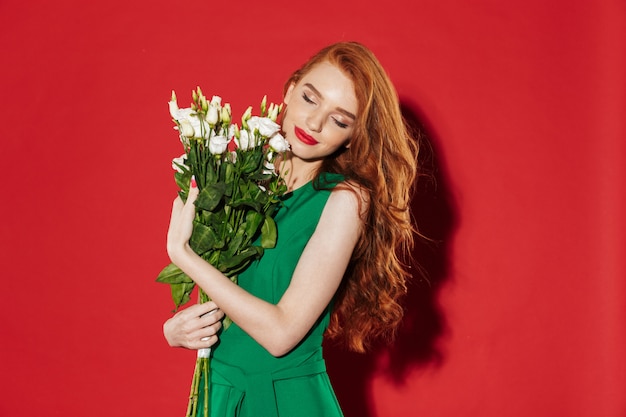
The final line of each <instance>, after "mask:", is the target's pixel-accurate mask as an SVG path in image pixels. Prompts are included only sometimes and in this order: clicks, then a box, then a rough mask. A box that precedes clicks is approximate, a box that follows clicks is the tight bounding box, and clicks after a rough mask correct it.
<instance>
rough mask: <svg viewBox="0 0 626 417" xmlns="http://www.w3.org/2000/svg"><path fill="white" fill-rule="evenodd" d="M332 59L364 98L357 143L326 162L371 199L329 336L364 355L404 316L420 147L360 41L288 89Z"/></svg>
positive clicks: (341, 47) (330, 54)
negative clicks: (413, 198)
mask: <svg viewBox="0 0 626 417" xmlns="http://www.w3.org/2000/svg"><path fill="white" fill-rule="evenodd" d="M321 62H329V63H331V64H333V65H335V66H337V67H338V68H339V69H341V70H342V71H343V72H344V73H345V74H346V75H347V76H348V77H349V78H350V79H351V80H352V82H353V84H354V90H355V94H356V97H357V100H358V103H359V108H358V114H357V121H356V123H355V128H354V131H353V135H352V137H351V138H350V146H349V147H348V148H345V149H342V150H341V151H339V152H337V153H335V154H334V155H332V156H331V157H329V158H326V159H325V160H324V163H323V164H322V166H321V168H320V171H319V172H318V175H319V174H321V173H322V172H334V173H339V174H342V175H344V177H345V178H346V180H348V181H349V182H350V183H351V184H353V185H355V186H356V188H358V189H359V192H360V195H361V196H363V197H364V200H365V202H366V204H367V207H366V209H365V214H364V216H363V224H364V227H363V232H362V236H361V239H360V240H359V242H358V243H357V245H356V247H355V249H354V252H353V254H352V258H351V260H350V264H349V265H348V269H347V270H346V274H345V276H344V279H343V280H342V284H341V286H340V288H339V291H338V293H337V297H336V300H335V307H334V310H333V314H332V316H331V321H330V325H329V328H328V331H327V334H328V335H329V336H330V337H331V338H339V339H342V340H343V341H344V342H345V343H346V345H347V346H348V347H349V348H350V349H351V350H354V351H358V352H363V351H365V349H366V347H367V346H368V345H369V343H370V342H371V340H372V339H375V338H379V337H383V338H388V339H392V338H393V336H394V335H395V331H396V329H397V327H398V325H399V323H400V321H401V320H402V316H403V313H404V311H403V309H402V307H401V305H400V304H399V300H400V298H401V297H402V296H403V295H404V294H406V291H407V287H406V279H407V278H408V277H409V273H408V271H407V267H406V265H405V264H404V262H403V259H404V257H405V256H408V255H409V254H410V250H411V248H412V245H413V234H414V232H415V228H414V227H413V223H412V221H411V212H410V201H411V193H412V190H413V186H414V182H415V178H416V175H417V153H418V150H419V146H418V143H417V141H416V140H415V139H414V138H412V137H411V135H410V133H409V129H408V127H407V125H406V123H405V121H404V118H403V117H402V113H401V110H400V103H399V100H398V96H397V93H396V90H395V88H394V86H393V84H392V83H391V81H390V79H389V77H388V76H387V74H386V72H385V70H384V69H383V68H382V66H381V65H380V63H379V62H378V59H377V58H376V57H375V56H374V54H373V53H372V52H371V51H370V50H369V49H367V48H366V47H365V46H363V45H361V44H359V43H356V42H341V43H337V44H333V45H330V46H328V47H326V48H324V49H322V50H321V51H320V52H318V53H317V54H316V55H315V56H313V57H312V58H311V59H310V60H309V61H308V62H307V63H305V64H304V65H303V66H302V67H301V68H300V69H299V70H297V71H296V72H294V73H293V74H292V76H291V77H290V78H289V80H287V83H286V84H285V92H286V91H287V89H288V88H289V86H290V85H291V84H295V83H297V82H298V81H299V80H300V79H301V78H302V77H303V76H304V75H305V74H307V73H308V72H309V71H310V70H311V69H312V68H313V67H314V66H315V65H317V64H319V63H321Z"/></svg>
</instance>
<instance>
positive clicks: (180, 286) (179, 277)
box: [156, 264, 196, 309]
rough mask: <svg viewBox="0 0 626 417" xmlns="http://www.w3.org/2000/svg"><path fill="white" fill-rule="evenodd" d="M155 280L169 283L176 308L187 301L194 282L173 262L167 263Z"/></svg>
mask: <svg viewBox="0 0 626 417" xmlns="http://www.w3.org/2000/svg"><path fill="white" fill-rule="evenodd" d="M156 280H157V282H162V283H164V284H169V286H170V291H171V292H172V300H173V301H174V305H175V306H176V309H178V307H180V306H182V305H183V304H186V303H188V302H189V300H190V297H191V292H192V291H193V289H194V287H195V285H196V284H195V283H194V282H193V281H192V280H191V278H189V277H188V276H187V274H185V273H184V272H183V271H181V270H180V268H179V267H177V266H176V265H174V264H169V265H168V266H166V267H165V268H163V270H162V271H161V273H160V274H159V276H158V277H157V279H156Z"/></svg>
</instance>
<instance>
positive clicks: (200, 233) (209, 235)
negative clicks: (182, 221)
mask: <svg viewBox="0 0 626 417" xmlns="http://www.w3.org/2000/svg"><path fill="white" fill-rule="evenodd" d="M189 245H190V246H191V248H192V249H193V250H194V252H196V253H198V254H203V253H204V252H206V251H208V250H211V249H219V248H221V247H223V246H224V241H222V240H220V237H219V236H218V235H217V234H216V233H215V231H214V230H213V228H211V227H208V226H205V225H204V224H202V223H200V222H196V221H194V223H193V232H191V238H190V239H189Z"/></svg>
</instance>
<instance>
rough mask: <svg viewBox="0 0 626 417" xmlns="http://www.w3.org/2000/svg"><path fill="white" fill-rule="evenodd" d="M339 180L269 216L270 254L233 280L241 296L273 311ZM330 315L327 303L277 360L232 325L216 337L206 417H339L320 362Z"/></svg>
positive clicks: (290, 199)
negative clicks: (273, 234)
mask: <svg viewBox="0 0 626 417" xmlns="http://www.w3.org/2000/svg"><path fill="white" fill-rule="evenodd" d="M341 180H342V177H341V176H339V175H335V174H325V175H322V176H321V177H320V183H319V185H321V188H320V187H316V186H314V184H313V182H309V183H307V184H305V185H303V186H302V187H300V188H298V189H296V190H294V191H293V192H292V193H289V194H287V195H285V196H284V197H283V204H282V206H281V208H280V209H279V211H278V212H277V214H276V216H275V220H276V224H277V227H278V239H277V244H276V247H275V248H273V249H269V250H265V253H264V255H263V256H262V257H261V259H260V260H258V261H256V262H254V263H253V264H252V265H250V267H248V269H246V271H244V272H243V273H241V274H240V275H239V281H238V282H239V285H240V286H241V287H242V288H244V289H245V290H247V291H248V292H250V293H251V294H253V295H255V296H257V297H259V298H261V299H263V300H265V301H268V302H270V303H273V304H277V303H278V301H279V300H280V298H281V297H282V295H283V294H284V292H285V291H286V289H287V287H288V286H289V283H290V281H291V277H292V275H293V272H294V270H295V268H296V265H297V264H298V260H299V259H300V255H301V254H302V252H303V250H304V247H305V246H306V244H307V242H308V241H309V239H310V238H311V236H312V234H313V232H314V231H315V228H316V227H317V224H318V222H319V219H320V217H321V214H322V210H323V209H324V206H325V205H326V201H327V200H328V197H329V196H330V193H331V190H330V189H331V188H332V187H334V186H335V185H336V184H337V183H338V182H339V181H341ZM320 262H323V259H320ZM331 309H332V303H331V305H329V306H327V307H326V309H325V310H324V312H323V313H322V315H321V316H320V318H319V319H318V320H317V322H316V323H315V324H314V326H313V327H312V329H311V330H310V331H309V333H308V334H307V336H306V337H305V338H304V339H303V340H302V341H301V342H300V343H299V344H298V345H297V346H296V347H295V348H294V349H293V350H292V351H291V352H289V353H288V354H286V355H284V356H281V357H274V356H272V355H271V354H270V353H269V352H268V351H267V350H265V348H263V347H262V346H261V345H259V344H258V343H257V342H256V341H255V340H254V339H252V338H251V337H250V336H249V335H248V334H247V333H246V332H245V331H243V330H242V329H241V328H240V327H239V326H237V324H235V323H232V324H231V325H230V326H229V327H228V329H226V330H225V331H223V332H222V334H221V335H220V344H219V345H218V346H217V347H216V348H215V349H213V357H212V360H211V372H210V379H211V385H210V387H209V392H210V394H209V395H210V397H211V398H210V402H209V407H210V416H211V417H252V416H254V417H321V416H323V417H340V416H343V413H342V411H341V408H340V407H339V403H338V402H337V398H336V396H335V393H334V391H333V389H332V386H331V384H330V380H329V378H328V374H327V373H326V366H325V363H324V359H323V356H322V339H323V334H324V331H325V330H326V328H327V327H328V323H329V319H330V313H331ZM204 383H205V381H202V382H201V384H204ZM200 392H201V393H202V389H201V390H200ZM199 411H200V410H199ZM198 415H200V412H199V413H198Z"/></svg>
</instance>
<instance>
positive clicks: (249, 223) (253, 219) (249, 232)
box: [242, 211, 265, 241]
mask: <svg viewBox="0 0 626 417" xmlns="http://www.w3.org/2000/svg"><path fill="white" fill-rule="evenodd" d="M264 219H265V216H263V215H262V214H261V213H258V212H256V211H249V212H248V214H247V215H246V222H245V223H244V224H243V225H242V226H244V227H245V229H244V233H245V235H246V237H247V238H248V241H250V240H252V238H254V236H255V235H256V234H257V232H258V230H259V226H261V223H262V222H263V221H264Z"/></svg>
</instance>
